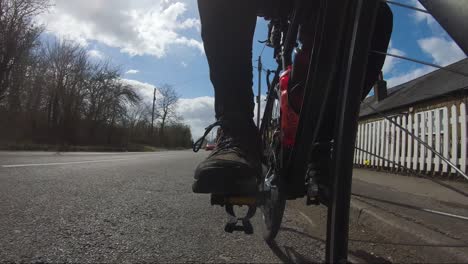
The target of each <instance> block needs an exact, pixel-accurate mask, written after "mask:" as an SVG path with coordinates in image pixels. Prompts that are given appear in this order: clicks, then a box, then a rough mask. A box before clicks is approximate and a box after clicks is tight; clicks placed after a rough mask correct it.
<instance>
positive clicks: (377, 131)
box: [354, 103, 467, 174]
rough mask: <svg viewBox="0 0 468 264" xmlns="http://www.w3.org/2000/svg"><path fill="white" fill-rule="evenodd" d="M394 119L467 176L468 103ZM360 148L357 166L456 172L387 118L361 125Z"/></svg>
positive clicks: (357, 144)
mask: <svg viewBox="0 0 468 264" xmlns="http://www.w3.org/2000/svg"><path fill="white" fill-rule="evenodd" d="M391 119H392V120H393V121H395V122H396V123H397V124H399V125H401V126H402V127H403V128H405V129H407V130H409V131H411V132H413V133H414V134H415V135H418V136H419V138H420V139H421V140H423V141H424V142H426V143H427V144H428V145H429V146H431V147H433V148H434V149H435V150H436V151H437V152H439V153H441V154H442V155H443V156H444V157H446V158H447V159H449V160H450V161H451V162H452V163H453V164H455V165H457V166H458V168H459V169H461V170H462V171H463V172H464V173H466V165H467V163H466V162H467V153H466V151H467V138H466V137H467V134H466V132H467V131H466V125H467V124H466V121H467V117H466V106H465V104H464V103H461V104H460V105H458V106H457V105H452V106H451V107H450V108H449V107H442V108H437V109H432V110H429V111H422V112H416V113H409V114H407V115H406V114H405V115H398V116H393V117H391ZM356 147H357V149H356V151H355V155H354V163H355V164H356V165H361V166H368V167H377V168H385V169H391V170H398V169H401V167H406V168H411V169H413V170H416V171H419V172H427V173H434V174H449V173H455V170H454V169H453V168H450V166H448V164H447V163H446V162H444V161H442V160H441V159H440V158H439V157H438V156H437V155H435V154H434V152H433V151H431V150H429V149H428V148H426V147H425V146H424V145H422V144H420V143H419V142H417V141H416V140H415V139H414V138H413V137H411V136H410V135H408V134H407V133H406V132H404V131H403V130H402V129H400V128H399V127H397V126H395V125H394V124H392V123H391V122H389V121H388V120H386V119H381V120H376V121H375V120H374V121H372V122H362V123H361V122H360V123H359V127H358V133H357V138H356ZM358 148H359V149H362V150H365V151H361V150H359V149H358ZM366 152H369V153H366ZM370 153H372V154H373V155H371V154H370ZM379 157H383V158H384V159H380V158H379Z"/></svg>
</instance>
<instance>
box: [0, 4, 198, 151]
mask: <svg viewBox="0 0 468 264" xmlns="http://www.w3.org/2000/svg"><path fill="white" fill-rule="evenodd" d="M48 7H49V6H48V2H47V0H0V146H1V145H2V144H3V145H5V144H11V143H18V142H28V143H35V144H52V145H61V146H66V145H106V146H114V147H118V148H122V149H130V148H131V146H136V145H151V146H156V147H170V148H172V147H184V148H185V147H189V146H190V145H191V140H192V136H191V132H190V128H189V127H188V126H187V125H185V124H183V122H182V119H181V118H180V117H179V116H177V113H176V106H177V102H178V100H179V96H178V94H177V93H176V92H175V90H174V88H173V87H172V86H170V85H164V86H163V87H161V88H158V100H156V104H155V107H154V108H153V105H152V104H151V103H144V100H143V98H142V96H141V95H140V93H139V92H138V90H137V89H136V88H135V87H132V86H131V85H129V84H128V83H126V82H124V81H123V80H122V78H121V71H120V70H119V69H118V68H117V67H115V66H113V65H112V63H110V62H108V61H107V62H103V61H97V60H93V59H91V58H90V57H89V55H88V52H87V50H86V49H85V48H83V47H81V46H79V45H77V44H74V43H73V42H70V41H66V40H56V39H52V40H51V39H50V38H47V37H43V36H44V35H43V34H42V33H43V27H42V26H41V25H38V24H37V23H36V22H35V17H36V16H37V15H38V14H40V13H42V12H44V11H46V10H47V8H48ZM153 109H154V110H153Z"/></svg>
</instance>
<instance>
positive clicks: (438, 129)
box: [434, 109, 441, 173]
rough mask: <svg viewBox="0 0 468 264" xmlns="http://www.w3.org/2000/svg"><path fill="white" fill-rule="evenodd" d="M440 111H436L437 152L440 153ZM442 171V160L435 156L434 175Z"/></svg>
mask: <svg viewBox="0 0 468 264" xmlns="http://www.w3.org/2000/svg"><path fill="white" fill-rule="evenodd" d="M440 137H441V134H440V109H437V110H436V111H435V150H436V151H437V152H439V153H440ZM439 171H440V158H439V156H437V155H435V156H434V173H437V172H439Z"/></svg>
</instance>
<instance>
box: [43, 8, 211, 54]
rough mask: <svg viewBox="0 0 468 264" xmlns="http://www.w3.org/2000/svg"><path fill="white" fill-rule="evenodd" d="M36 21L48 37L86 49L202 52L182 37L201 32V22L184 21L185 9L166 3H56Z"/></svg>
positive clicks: (199, 46)
mask: <svg viewBox="0 0 468 264" xmlns="http://www.w3.org/2000/svg"><path fill="white" fill-rule="evenodd" d="M53 4H54V5H53V8H52V9H51V10H50V12H48V13H46V14H44V15H41V16H40V17H39V18H38V20H39V22H41V23H44V24H45V25H46V29H47V31H48V32H49V33H52V34H54V35H56V36H58V37H59V38H66V39H71V40H73V41H76V42H77V43H79V44H81V45H83V46H86V45H88V44H89V42H91V41H97V42H100V43H103V44H105V45H107V46H110V47H114V48H119V49H120V50H121V52H124V53H128V54H130V55H132V56H134V55H152V56H155V57H158V58H160V57H163V56H165V55H166V53H167V51H168V50H169V49H170V48H173V47H176V46H183V47H191V48H195V49H198V50H200V51H201V52H202V51H203V45H202V42H201V41H200V40H199V39H194V38H190V37H188V36H186V35H185V36H184V35H183V34H184V33H185V32H184V31H186V30H195V31H199V30H200V21H199V20H198V19H196V18H186V13H187V12H186V11H187V5H186V4H185V3H182V2H180V1H169V0H134V1H127V0H80V1H69V0H55V2H54V3H53Z"/></svg>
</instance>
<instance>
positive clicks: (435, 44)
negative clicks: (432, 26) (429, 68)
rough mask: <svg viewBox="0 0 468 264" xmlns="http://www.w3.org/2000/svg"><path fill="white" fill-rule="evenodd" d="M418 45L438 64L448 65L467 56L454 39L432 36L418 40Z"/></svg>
mask: <svg viewBox="0 0 468 264" xmlns="http://www.w3.org/2000/svg"><path fill="white" fill-rule="evenodd" d="M418 45H419V47H420V48H421V49H422V50H423V51H424V52H425V53H427V54H428V55H430V56H431V57H432V58H433V59H434V63H435V64H437V65H441V66H447V65H449V64H451V63H454V62H457V61H459V60H461V59H463V58H465V57H466V56H465V54H464V53H463V51H462V50H461V49H460V48H459V47H458V46H457V44H456V43H455V42H454V41H453V40H447V39H444V38H440V37H430V38H425V39H420V40H418Z"/></svg>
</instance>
